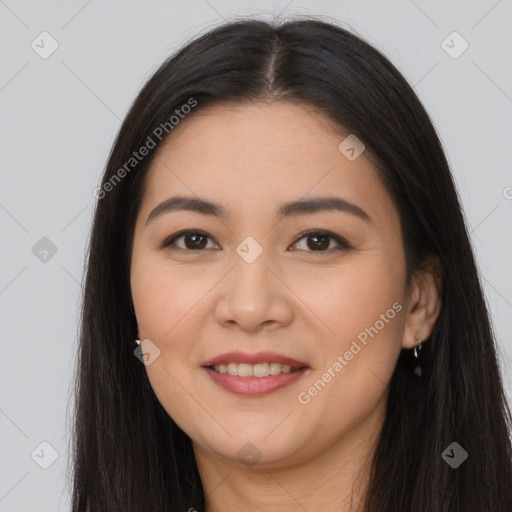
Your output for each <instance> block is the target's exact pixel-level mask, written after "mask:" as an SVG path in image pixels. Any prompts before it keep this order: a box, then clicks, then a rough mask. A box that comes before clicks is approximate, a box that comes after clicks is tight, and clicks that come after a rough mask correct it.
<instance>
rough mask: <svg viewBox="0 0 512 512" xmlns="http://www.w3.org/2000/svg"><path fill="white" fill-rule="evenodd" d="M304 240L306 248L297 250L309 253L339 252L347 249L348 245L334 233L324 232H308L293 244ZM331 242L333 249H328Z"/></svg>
mask: <svg viewBox="0 0 512 512" xmlns="http://www.w3.org/2000/svg"><path fill="white" fill-rule="evenodd" d="M303 239H306V240H307V242H306V244H305V245H306V248H304V247H302V248H299V249H300V250H306V251H309V252H327V251H331V250H341V249H349V248H350V245H349V243H348V242H347V241H346V240H344V239H343V238H341V237H340V236H338V235H335V234H334V233H329V232H326V231H309V232H307V233H305V234H303V236H302V237H301V238H299V239H298V240H297V242H295V244H297V243H298V242H300V241H301V240H303ZM331 241H334V242H335V244H337V245H335V246H334V247H329V246H330V245H331Z"/></svg>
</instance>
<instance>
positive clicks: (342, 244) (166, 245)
mask: <svg viewBox="0 0 512 512" xmlns="http://www.w3.org/2000/svg"><path fill="white" fill-rule="evenodd" d="M186 235H201V236H206V237H207V238H209V239H210V240H213V239H212V237H210V236H209V235H208V234H207V233H205V232H204V231H199V230H193V229H192V230H184V231H179V232H178V233H175V234H174V235H171V236H170V237H168V238H167V239H166V240H165V241H164V242H163V244H162V245H161V249H169V250H175V251H181V252H189V253H191V252H202V251H204V250H206V249H197V250H193V249H183V248H181V247H174V248H172V247H171V246H172V245H174V244H175V242H176V240H178V239H179V238H182V237H183V236H186ZM311 235H322V236H326V237H328V238H330V239H332V240H334V241H335V242H336V243H337V244H338V247H334V248H329V249H324V250H318V251H313V250H306V252H310V253H329V252H332V251H342V250H348V249H352V248H353V247H352V246H351V245H350V244H349V243H348V242H347V241H346V240H345V239H344V238H342V237H341V236H339V235H335V234H334V233H331V232H329V231H324V230H309V231H306V232H304V233H301V234H300V235H299V237H298V238H297V239H296V240H295V242H293V244H292V245H295V244H297V243H298V242H299V241H301V240H302V239H303V238H307V237H308V236H311ZM329 245H330V243H329ZM299 250H303V249H299Z"/></svg>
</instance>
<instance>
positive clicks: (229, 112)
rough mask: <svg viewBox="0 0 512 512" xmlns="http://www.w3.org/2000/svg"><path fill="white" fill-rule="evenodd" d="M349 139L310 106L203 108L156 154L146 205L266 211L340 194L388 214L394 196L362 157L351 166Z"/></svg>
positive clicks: (238, 105) (189, 118) (175, 130)
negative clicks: (343, 146)
mask: <svg viewBox="0 0 512 512" xmlns="http://www.w3.org/2000/svg"><path fill="white" fill-rule="evenodd" d="M348 135H349V133H348V132H347V131H346V130H345V129H344V128H343V127H342V126H340V125H338V124H336V123H334V122H333V121H332V120H331V119H329V118H328V117H327V116H325V115H323V114H321V113H320V112H319V111H318V110H316V109H314V108H313V107H311V106H309V105H298V104H292V103H283V102H273V103H251V104H249V103H248V104H243V105H240V104H236V105H235V104H215V105H210V106H207V107H205V108H203V109H201V106H200V104H199V105H198V107H197V110H196V111H194V112H193V114H191V115H190V116H189V117H188V118H187V117H186V118H184V119H183V120H182V121H181V122H180V123H179V124H178V125H176V126H175V127H174V129H173V130H172V132H171V133H170V135H169V136H168V137H167V139H166V140H165V141H164V142H163V143H162V144H161V145H160V147H159V148H158V150H157V151H158V152H157V155H156V156H155V159H154V161H153V163H152V165H151V167H150V169H149V171H148V175H147V176H146V188H145V197H144V202H146V203H147V202H150V203H151V204H155V203H157V202H159V201H162V200H164V199H166V197H168V196H169V195H170V194H171V193H182V194H183V193H186V194H189V195H198V196H208V197H210V198H211V199H212V200H215V201H218V202H220V203H223V204H226V205H229V204H235V203H236V204H237V205H238V206H239V207H243V205H244V204H246V205H248V206H247V208H250V207H252V208H258V207H260V208H261V207H264V208H267V207H268V205H269V204H270V203H273V202H275V203H279V204H281V203H282V202H284V201H285V200H286V199H288V200H293V199H297V198H299V197H304V196H305V195H307V194H310V195H322V194H327V193H329V194H333V193H338V194H339V195H342V196H343V197H345V198H346V199H348V200H351V201H353V202H359V203H363V204H365V205H367V211H368V210H369V213H370V211H372V210H373V212H374V214H378V213H379V211H378V210H379V208H384V209H386V210H387V211H388V212H389V211H391V210H392V209H393V205H392V203H391V198H390V197H389V195H388V194H387V191H386V190H385V188H384V186H383V185H382V183H381V181H380V179H379V177H378V174H377V172H376V170H375V168H374V167H373V165H372V164H371V163H370V161H369V160H368V159H367V158H366V157H365V154H364V152H363V154H361V156H359V157H358V158H357V159H356V160H353V161H350V160H348V159H347V158H346V156H345V155H344V154H343V153H342V152H341V151H340V150H339V145H340V143H341V142H342V141H343V140H344V139H345V138H346V137H347V136H348ZM380 213H382V212H380ZM370 215H371V213H370Z"/></svg>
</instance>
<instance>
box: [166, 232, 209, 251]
mask: <svg viewBox="0 0 512 512" xmlns="http://www.w3.org/2000/svg"><path fill="white" fill-rule="evenodd" d="M209 238H210V237H209V236H208V235H207V234H206V233H203V232H202V231H181V232H180V233H176V234H175V235H173V236H172V237H171V238H170V239H168V240H166V241H165V242H164V243H163V245H162V248H166V247H167V248H173V247H172V246H175V247H176V249H178V250H183V251H201V250H202V249H205V248H207V243H208V239H209ZM180 239H183V244H178V243H176V242H177V241H178V240H180ZM210 248H211V247H210Z"/></svg>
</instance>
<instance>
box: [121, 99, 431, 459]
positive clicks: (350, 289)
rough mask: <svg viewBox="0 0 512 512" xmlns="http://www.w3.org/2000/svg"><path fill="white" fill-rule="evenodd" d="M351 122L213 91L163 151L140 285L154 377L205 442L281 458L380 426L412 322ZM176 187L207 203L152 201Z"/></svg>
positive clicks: (230, 455)
mask: <svg viewBox="0 0 512 512" xmlns="http://www.w3.org/2000/svg"><path fill="white" fill-rule="evenodd" d="M199 107H200V105H199ZM348 135H349V134H348V133H345V134H341V133H340V131H339V129H338V130H337V131H336V130H335V127H334V125H332V124H330V123H329V121H328V120H327V119H326V118H325V117H323V116H322V115H320V114H319V113H317V112H316V111H313V110H312V109H311V108H308V107H304V106H297V105H292V104H286V103H273V104H252V105H244V106H225V105H224V106H221V105H215V106H210V107H208V108H205V109H203V110H202V111H197V112H195V113H194V114H193V116H191V117H190V118H189V119H185V120H184V121H182V123H181V124H180V125H178V126H176V127H175V128H174V129H173V131H172V132H171V134H170V136H169V138H168V139H167V140H166V141H165V143H164V145H163V146H161V147H160V148H159V150H158V155H157V157H156V159H155V161H154V162H153V164H152V166H151V168H150V170H149V173H148V175H147V178H146V179H147V181H146V189H145V195H144V197H143V201H142V204H141V207H140V210H139V213H138V218H137V222H136V227H135V237H134V243H133V256H132V267H131V289H132V295H133V303H134V307H135V313H136V317H137V323H138V327H139V333H140V339H141V340H151V341H150V342H148V341H144V342H143V352H146V353H149V356H148V360H147V361H148V363H149V364H147V366H146V370H147V374H148V377H149V380H150V382H151V385H152V387H153V389H154V391H155V393H156V395H157V397H158V399H159V401H160V402H161V404H162V405H163V407H164V408H165V410H166V411H167V412H168V413H169V415H170V416H171V417H172V418H173V419H174V421H175V422H176V423H177V424H178V425H179V426H180V427H181V428H182V429H183V430H184V431H185V432H186V433H187V434H188V435H189V436H190V437H191V439H192V441H193V442H194V448H195V450H196V451H197V450H199V451H202V452H203V453H208V454H209V456H213V457H220V458H222V460H224V461H226V459H227V460H229V461H233V462H236V463H238V464H247V465H251V464H254V463H255V462H259V463H260V464H263V465H268V467H272V466H276V465H281V466H285V465H287V464H294V463H299V462H300V461H302V460H306V459H307V458H311V457H314V456H315V455H318V454H321V453H323V452H325V451H326V450H327V449H328V448H332V447H333V446H335V445H337V444H339V443H349V442H350V443H351V444H350V446H351V447H352V448H354V449H356V448H357V445H358V443H363V442H364V440H365V439H367V438H368V436H369V435H370V432H375V430H376V429H377V428H378V427H379V426H380V421H381V420H382V419H383V416H384V410H385V403H386V398H387V395H386V393H387V389H386V386H387V384H388V382H389V380H390V377H391V375H392V372H393V370H394V367H395V363H396V360H397V357H398V355H399V352H400V350H401V348H402V347H408V348H409V347H412V346H414V344H415V342H414V341H413V337H414V335H415V334H416V333H415V332H412V330H411V329H409V327H408V323H407V322H408V312H407V290H406V287H405V260H404V251H403V245H402V239H401V229H400V223H399V217H398V214H397V211H396V208H395V206H394V204H393V202H392V200H391V198H390V196H389V195H388V193H387V191H386V190H385V188H384V186H383V185H382V184H381V182H380V181H379V179H378V177H377V174H376V172H375V170H374V168H373V166H372V165H371V164H370V162H369V161H368V160H367V159H366V157H365V153H364V151H363V153H362V154H361V155H360V156H357V155H358V152H359V151H360V150H361V149H362V148H361V147H360V146H357V144H356V145H354V141H353V140H352V138H349V139H348V140H346V141H345V142H344V143H343V144H342V146H341V149H340V148H339V146H340V143H342V142H343V141H344V139H346V137H347V136H348ZM351 148H353V151H352V149H351ZM356 157H357V158H356ZM177 196H180V197H182V198H187V199H189V200H195V201H198V203H196V206H197V207H196V208H192V207H190V208H187V209H185V207H184V206H183V205H184V204H185V203H184V202H181V203H178V202H176V203H174V206H173V207H172V208H171V207H169V208H167V209H165V208H161V209H160V211H159V213H158V212H156V213H155V214H153V215H150V214H151V212H152V211H153V210H154V209H155V208H157V207H158V206H159V205H161V204H162V203H164V202H165V201H169V200H170V199H171V198H173V197H177ZM199 201H205V202H212V203H215V204H216V205H218V208H219V210H221V211H216V209H215V208H213V207H211V206H202V207H199V205H200V203H199ZM289 203H297V204H296V205H295V206H287V205H289ZM157 213H158V214H157ZM149 217H151V218H150V219H148V218H149ZM192 230H194V232H195V233H192V234H190V233H189V234H185V235H183V233H182V235H181V236H178V238H176V240H175V241H174V242H173V243H170V244H169V245H165V244H166V242H169V241H171V238H172V236H173V235H174V234H176V233H178V232H183V231H192ZM319 231H320V233H319ZM325 232H328V234H330V236H327V235H326V234H325ZM337 237H339V239H338V238H337ZM423 334H424V336H423V338H425V335H426V334H428V333H426V332H425V333H423ZM233 352H236V354H229V353H233ZM265 352H266V353H267V354H261V353H265ZM269 352H271V353H272V354H268V353H269ZM151 354H152V355H151ZM224 354H228V355H226V356H224ZM252 356H255V357H252ZM213 359H217V363H219V364H220V363H226V366H225V367H224V366H218V367H217V370H214V369H210V368H208V367H207V366H209V365H210V364H213V363H212V360H213ZM288 359H293V361H289V360H288ZM239 362H240V363H242V364H237V363H239ZM249 362H252V363H254V364H253V365H250V364H247V363H249ZM227 363H231V364H229V365H228V364H227ZM233 363H234V364H233ZM275 363H281V364H275ZM286 363H289V364H288V368H287V366H286ZM290 363H291V364H290ZM290 366H291V367H292V368H291V369H290V368H289V367H290ZM295 368H302V369H300V370H299V371H295ZM226 371H227V372H228V373H221V372H226ZM287 371H290V373H286V372H287ZM230 373H234V374H235V375H231V374H230ZM237 374H240V375H237ZM248 375H252V376H248ZM261 375H263V376H261ZM265 375H266V376H265ZM365 436H366V437H365ZM347 446H348V445H347Z"/></svg>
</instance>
